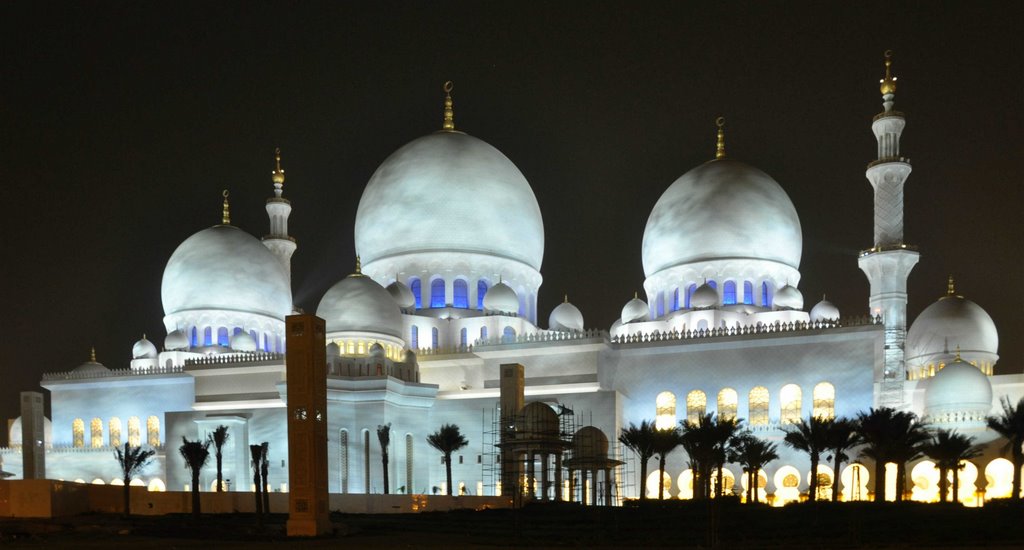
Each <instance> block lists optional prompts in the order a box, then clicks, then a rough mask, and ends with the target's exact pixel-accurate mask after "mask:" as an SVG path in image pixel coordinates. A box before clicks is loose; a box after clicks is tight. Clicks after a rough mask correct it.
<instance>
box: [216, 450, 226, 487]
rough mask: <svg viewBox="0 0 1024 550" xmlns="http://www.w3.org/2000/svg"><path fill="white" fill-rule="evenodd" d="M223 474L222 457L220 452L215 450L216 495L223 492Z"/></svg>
mask: <svg viewBox="0 0 1024 550" xmlns="http://www.w3.org/2000/svg"><path fill="white" fill-rule="evenodd" d="M223 472H224V455H223V454H222V453H221V452H220V449H217V492H218V493H223V492H224V488H223V487H222V485H223V483H224V475H223Z"/></svg>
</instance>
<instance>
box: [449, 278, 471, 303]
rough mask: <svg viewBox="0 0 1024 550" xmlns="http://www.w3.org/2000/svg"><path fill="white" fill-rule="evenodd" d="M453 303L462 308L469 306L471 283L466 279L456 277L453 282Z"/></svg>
mask: <svg viewBox="0 0 1024 550" xmlns="http://www.w3.org/2000/svg"><path fill="white" fill-rule="evenodd" d="M452 305H453V306H455V307H459V308H462V309H467V308H469V285H467V284H466V280H465V279H455V282H454V283H453V284H452Z"/></svg>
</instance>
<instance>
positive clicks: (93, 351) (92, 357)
mask: <svg viewBox="0 0 1024 550" xmlns="http://www.w3.org/2000/svg"><path fill="white" fill-rule="evenodd" d="M89 361H91V362H93V363H95V362H96V346H93V347H91V348H89Z"/></svg>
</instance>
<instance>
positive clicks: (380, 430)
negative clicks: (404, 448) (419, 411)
mask: <svg viewBox="0 0 1024 550" xmlns="http://www.w3.org/2000/svg"><path fill="white" fill-rule="evenodd" d="M377 440H378V441H380V461H381V464H382V466H383V467H384V494H385V495H386V494H388V492H389V488H388V445H389V444H390V443H391V423H390V422H388V423H387V424H384V425H383V426H381V425H378V426H377Z"/></svg>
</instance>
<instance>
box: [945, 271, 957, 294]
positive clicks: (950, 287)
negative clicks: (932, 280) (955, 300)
mask: <svg viewBox="0 0 1024 550" xmlns="http://www.w3.org/2000/svg"><path fill="white" fill-rule="evenodd" d="M954 295H956V286H955V285H954V284H953V276H952V275H950V276H949V281H947V282H946V296H954Z"/></svg>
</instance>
